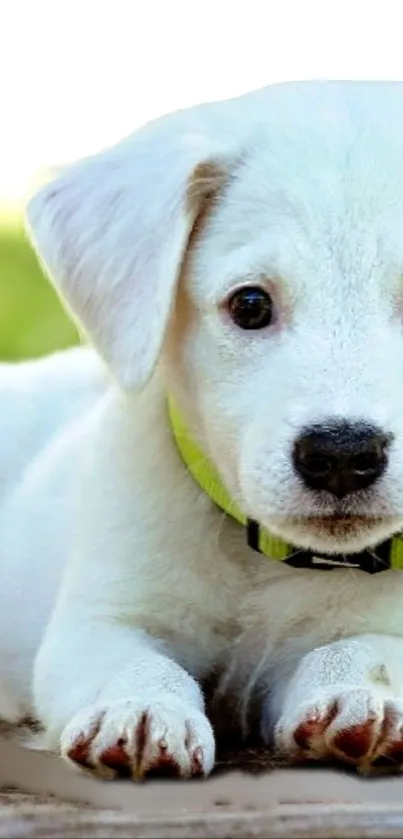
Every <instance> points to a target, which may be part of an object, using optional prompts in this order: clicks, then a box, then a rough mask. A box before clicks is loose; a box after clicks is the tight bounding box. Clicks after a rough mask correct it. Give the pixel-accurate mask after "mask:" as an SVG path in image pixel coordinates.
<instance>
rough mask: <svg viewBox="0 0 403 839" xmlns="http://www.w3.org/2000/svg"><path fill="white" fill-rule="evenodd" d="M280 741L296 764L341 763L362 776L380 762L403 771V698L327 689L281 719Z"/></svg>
mask: <svg viewBox="0 0 403 839" xmlns="http://www.w3.org/2000/svg"><path fill="white" fill-rule="evenodd" d="M288 707H289V708H290V705H288ZM274 739H275V746H276V748H277V750H278V751H279V752H280V753H281V754H282V755H283V756H284V757H286V758H287V759H288V760H290V761H291V762H296V761H297V762H299V761H301V760H328V759H337V760H341V761H344V762H348V763H350V764H353V765H355V766H357V768H359V769H360V771H361V772H370V771H373V770H374V769H376V765H377V762H378V766H379V765H381V764H384V765H386V766H388V767H389V768H390V769H392V770H393V769H394V770H396V771H397V770H401V769H402V766H403V700H397V699H395V698H392V697H391V698H385V695H384V694H382V693H381V692H379V693H377V692H376V691H373V690H371V689H366V688H360V687H359V688H352V687H345V686H344V687H341V688H339V689H337V688H336V687H334V688H332V689H326V690H322V692H319V693H318V694H317V695H316V696H315V700H314V701H311V702H306V703H304V704H300V705H298V706H296V707H295V708H294V709H293V711H292V712H290V711H288V712H287V713H285V714H284V715H283V716H282V717H281V718H280V720H279V721H278V723H277V725H276V728H275V733H274Z"/></svg>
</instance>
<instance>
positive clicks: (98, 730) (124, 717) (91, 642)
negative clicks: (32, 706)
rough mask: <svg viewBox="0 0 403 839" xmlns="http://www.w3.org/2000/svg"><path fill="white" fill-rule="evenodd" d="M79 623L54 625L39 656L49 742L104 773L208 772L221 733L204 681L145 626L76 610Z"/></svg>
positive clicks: (40, 706)
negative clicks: (208, 707)
mask: <svg viewBox="0 0 403 839" xmlns="http://www.w3.org/2000/svg"><path fill="white" fill-rule="evenodd" d="M74 624H75V625H73V623H72V622H71V623H70V625H68V624H67V623H66V622H62V623H61V624H60V626H59V627H58V628H57V630H56V631H55V630H54V629H53V631H52V632H51V633H50V634H49V635H48V638H47V640H46V641H45V643H44V645H43V647H42V650H41V652H40V654H39V657H38V660H37V665H36V678H35V694H36V706H37V710H38V713H39V715H40V717H41V718H42V719H43V720H44V721H45V724H46V725H47V745H48V747H49V748H54V749H59V748H60V749H61V752H62V755H63V756H64V757H65V758H67V759H68V760H71V761H74V762H75V763H77V764H80V765H81V766H83V767H85V768H87V769H91V770H92V771H94V772H96V773H97V774H99V775H103V776H105V777H113V776H114V775H116V774H124V775H132V776H134V777H141V776H143V775H144V774H145V773H147V772H149V771H150V770H161V769H162V770H168V771H170V770H172V771H173V773H175V774H179V775H180V776H182V777H189V776H191V775H203V774H207V773H208V772H209V771H210V770H211V768H212V766H213V763H214V738H213V733H212V729H211V727H210V724H209V722H208V721H207V718H206V717H205V715H204V709H203V698H202V693H201V690H200V688H199V686H198V684H197V682H196V681H195V680H194V679H193V678H192V677H191V676H190V675H189V674H188V673H187V672H186V671H185V670H184V669H183V668H182V667H181V666H179V665H178V664H176V663H175V661H173V660H172V659H171V658H170V657H169V656H168V655H167V654H165V653H164V652H163V645H162V643H159V642H157V641H155V640H153V639H152V638H151V637H147V635H146V634H145V633H142V632H141V631H139V630H135V629H132V628H128V627H124V626H119V624H118V623H116V624H115V625H114V623H113V622H110V623H109V624H108V622H106V621H102V622H99V623H98V622H96V621H94V622H88V620H86V618H85V616H84V615H80V614H77V613H76V614H75V621H74ZM67 721H68V722H67Z"/></svg>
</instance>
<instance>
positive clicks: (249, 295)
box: [228, 286, 274, 329]
mask: <svg viewBox="0 0 403 839" xmlns="http://www.w3.org/2000/svg"><path fill="white" fill-rule="evenodd" d="M273 308H274V307H273V301H272V299H271V297H270V294H268V293H267V291H264V289H263V288H260V287H259V286H245V288H241V289H239V291H235V292H234V294H233V295H232V296H231V297H230V298H229V301H228V311H229V313H230V315H231V318H232V320H233V321H234V323H236V325H237V326H239V327H240V329H264V328H265V327H266V326H270V324H271V323H272V320H273Z"/></svg>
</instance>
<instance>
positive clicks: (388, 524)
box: [269, 511, 402, 553]
mask: <svg viewBox="0 0 403 839" xmlns="http://www.w3.org/2000/svg"><path fill="white" fill-rule="evenodd" d="M269 529H271V530H272V532H275V533H276V535H277V536H279V537H280V538H282V539H284V540H285V541H287V542H289V543H291V544H293V545H296V546H297V547H299V548H304V549H308V550H316V551H324V552H326V553H346V552H347V553H354V552H356V551H362V550H366V549H367V548H370V547H373V546H374V545H376V544H378V543H381V542H383V541H384V540H385V539H389V538H391V537H392V536H393V535H394V534H395V533H397V532H400V531H401V529H402V521H401V519H398V518H396V517H394V516H390V515H387V514H386V512H385V514H384V515H382V514H378V515H374V514H368V515H363V514H362V513H349V512H346V511H335V512H331V513H329V512H326V513H325V512H323V513H322V514H318V513H316V514H314V515H309V516H306V515H305V516H302V515H291V516H287V518H283V519H276V520H275V521H272V523H271V527H270V526H269Z"/></svg>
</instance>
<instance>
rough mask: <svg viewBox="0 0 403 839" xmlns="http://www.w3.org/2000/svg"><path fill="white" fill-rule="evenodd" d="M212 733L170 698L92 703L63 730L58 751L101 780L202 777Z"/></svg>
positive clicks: (196, 714) (199, 716)
mask: <svg viewBox="0 0 403 839" xmlns="http://www.w3.org/2000/svg"><path fill="white" fill-rule="evenodd" d="M214 752H215V744H214V735H213V731H212V728H211V726H210V723H209V722H208V720H207V718H206V717H205V715H204V714H203V713H202V712H201V711H198V710H195V709H193V708H189V707H188V705H187V704H186V703H185V702H183V701H181V700H180V699H178V698H177V697H175V696H172V695H170V694H166V695H163V694H158V695H156V696H155V695H147V696H144V697H139V698H133V699H129V700H125V701H120V702H114V703H112V704H111V705H109V706H108V707H105V706H104V707H102V706H95V705H92V706H90V707H88V708H85V709H84V710H82V711H80V712H79V713H78V714H76V716H75V717H73V719H72V721H71V722H70V723H69V725H68V726H67V727H66V728H65V730H64V732H63V734H62V738H61V753H62V755H63V757H65V758H66V759H67V760H69V761H73V762H74V763H75V764H79V765H80V766H82V767H83V768H84V769H87V770H89V771H91V772H93V773H95V774H97V775H99V776H101V777H104V778H113V777H116V776H121V777H132V778H134V779H140V778H143V777H144V776H146V775H150V774H154V773H155V774H164V775H167V774H168V775H175V776H179V777H181V778H190V777H192V776H205V775H208V774H209V772H210V771H211V769H212V768H213V765H214Z"/></svg>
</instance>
